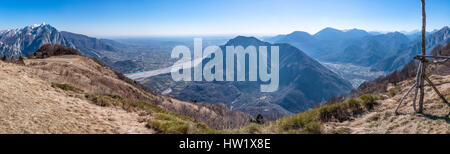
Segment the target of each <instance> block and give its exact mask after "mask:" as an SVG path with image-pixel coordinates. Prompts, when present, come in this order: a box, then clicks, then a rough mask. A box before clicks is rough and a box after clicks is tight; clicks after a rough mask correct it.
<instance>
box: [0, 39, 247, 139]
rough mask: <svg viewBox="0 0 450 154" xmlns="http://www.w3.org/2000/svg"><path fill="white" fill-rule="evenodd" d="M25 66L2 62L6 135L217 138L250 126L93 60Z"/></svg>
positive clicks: (1, 122) (56, 59)
mask: <svg viewBox="0 0 450 154" xmlns="http://www.w3.org/2000/svg"><path fill="white" fill-rule="evenodd" d="M52 46H56V47H55V48H56V49H59V48H63V47H58V46H57V45H52ZM43 47H46V45H44V46H43ZM55 48H53V49H55ZM48 49H49V50H51V49H52V48H48ZM39 51H40V50H39ZM56 51H59V50H56ZM24 63H25V64H24V65H21V64H15V63H12V62H0V68H1V70H0V85H1V86H0V102H1V103H0V110H1V112H0V117H1V118H0V133H211V131H214V129H226V128H236V127H239V126H242V125H246V124H247V123H249V121H250V118H249V117H248V116H247V115H245V114H243V113H240V112H234V111H231V110H228V109H227V108H225V107H224V106H220V105H212V104H202V103H196V104H194V103H187V102H183V101H179V100H176V99H173V98H170V97H166V96H160V95H157V94H154V93H152V92H150V91H148V90H145V89H144V88H143V87H142V86H140V85H139V84H137V83H135V82H134V81H132V80H130V79H128V78H126V77H124V76H123V75H121V74H120V73H117V72H115V71H113V70H112V69H110V68H108V67H106V66H104V65H102V64H101V63H98V61H96V60H95V59H92V58H87V57H84V56H80V55H59V56H51V57H49V58H45V59H25V61H24ZM206 124H207V125H206ZM213 128H214V129H213Z"/></svg>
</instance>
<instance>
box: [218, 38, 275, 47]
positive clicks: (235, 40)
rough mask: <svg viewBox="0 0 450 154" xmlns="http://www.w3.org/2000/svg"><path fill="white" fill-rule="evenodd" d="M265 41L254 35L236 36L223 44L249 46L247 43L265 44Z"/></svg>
mask: <svg viewBox="0 0 450 154" xmlns="http://www.w3.org/2000/svg"><path fill="white" fill-rule="evenodd" d="M265 44H266V42H263V41H261V40H259V39H257V38H255V37H248V36H241V35H240V36H237V37H235V38H233V39H231V40H229V41H228V42H227V43H226V44H225V45H226V46H237V45H242V46H244V47H246V46H249V45H257V46H260V45H265Z"/></svg>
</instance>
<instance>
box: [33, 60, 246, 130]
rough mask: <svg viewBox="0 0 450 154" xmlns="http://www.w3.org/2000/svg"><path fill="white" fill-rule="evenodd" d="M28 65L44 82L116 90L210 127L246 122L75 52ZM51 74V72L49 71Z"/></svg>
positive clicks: (220, 108) (106, 91)
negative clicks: (135, 81) (126, 77)
mask: <svg viewBox="0 0 450 154" xmlns="http://www.w3.org/2000/svg"><path fill="white" fill-rule="evenodd" d="M27 65H28V66H30V67H32V68H34V69H32V70H31V71H32V75H34V76H36V77H38V78H41V79H42V80H45V81H47V82H57V83H69V84H71V85H74V86H75V87H79V88H81V89H82V90H84V91H85V92H88V93H96V94H116V95H120V96H122V97H125V98H129V99H135V100H140V101H143V102H146V103H149V104H152V105H156V106H159V107H161V108H163V109H167V110H169V111H172V112H175V113H178V114H181V115H185V116H190V117H193V118H195V119H198V120H200V121H203V122H205V123H206V124H208V125H209V126H210V127H212V128H216V129H223V128H230V127H231V128H235V127H238V126H242V125H245V124H247V123H248V121H249V117H248V116H247V115H245V114H243V113H240V112H235V111H231V110H228V109H227V108H225V107H223V106H217V105H216V106H208V105H202V104H201V103H198V104H193V103H188V102H184V101H179V100H176V99H173V98H170V97H166V96H161V95H156V94H153V93H149V92H147V91H144V90H143V89H141V88H139V87H137V86H135V85H132V84H130V83H129V82H124V81H123V80H122V79H121V78H120V75H121V74H118V73H116V72H114V71H113V70H112V69H110V68H109V67H105V66H103V65H101V64H99V63H98V62H96V61H95V60H93V59H90V58H86V57H83V56H76V55H64V56H54V57H50V58H46V59H30V60H27ZM49 74H51V75H49Z"/></svg>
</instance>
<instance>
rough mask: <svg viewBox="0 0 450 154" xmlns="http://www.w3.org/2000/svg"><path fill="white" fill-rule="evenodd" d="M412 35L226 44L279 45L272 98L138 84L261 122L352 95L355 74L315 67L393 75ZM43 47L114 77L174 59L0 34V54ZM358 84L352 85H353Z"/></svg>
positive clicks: (28, 31) (203, 87)
mask: <svg viewBox="0 0 450 154" xmlns="http://www.w3.org/2000/svg"><path fill="white" fill-rule="evenodd" d="M449 31H450V30H449V28H448V27H444V28H442V29H441V30H438V31H435V32H430V33H429V34H428V35H427V49H428V50H429V49H431V48H433V47H434V46H436V45H439V44H444V43H447V42H449ZM412 35H413V34H410V35H405V34H402V33H399V32H393V33H386V34H374V33H372V32H366V31H364V30H359V29H351V30H346V31H342V30H337V29H334V28H325V29H323V30H321V31H320V32H318V33H316V34H314V35H310V34H308V33H306V32H302V31H296V32H293V33H291V34H287V35H278V36H275V37H270V38H266V39H265V41H267V42H263V41H260V40H258V39H256V38H254V37H243V36H239V37H236V38H234V39H230V40H229V41H227V42H226V43H225V44H224V46H226V45H235V46H237V45H241V46H244V47H246V46H248V45H255V46H258V45H265V46H271V45H277V46H280V81H281V82H280V88H279V90H278V91H277V92H275V93H271V94H263V93H260V92H259V87H258V86H259V84H260V83H258V82H253V83H251V82H250V83H249V82H243V83H240V82H237V83H228V82H174V81H173V80H171V78H170V75H168V74H162V75H158V76H153V77H150V78H147V79H144V80H142V81H140V82H141V83H142V84H144V85H145V86H146V87H148V88H150V89H153V90H155V91H157V92H161V93H163V92H164V93H167V94H169V95H171V96H174V97H176V98H179V99H182V100H186V101H201V102H211V103H218V104H225V105H227V106H228V107H230V108H232V109H235V110H240V111H244V112H246V113H249V114H252V115H256V114H257V113H260V112H261V110H264V112H265V113H271V114H273V115H267V114H266V115H265V116H266V117H275V118H276V117H280V116H284V115H288V114H292V113H297V112H301V111H304V110H307V109H309V108H312V107H314V106H315V105H317V103H320V102H323V101H326V100H327V99H329V98H331V97H333V96H337V95H341V94H344V93H347V92H349V91H350V90H351V89H352V86H351V84H350V83H349V82H348V81H350V80H349V79H348V78H345V79H343V77H345V76H357V75H355V74H351V75H342V72H336V70H333V71H334V72H333V71H330V70H329V69H331V68H330V67H328V66H329V65H328V64H327V67H324V66H323V65H322V64H324V63H319V62H330V63H331V64H338V63H342V64H344V65H343V67H345V64H352V66H353V65H354V66H361V67H364V68H369V69H371V70H373V71H385V72H392V71H394V70H396V69H399V68H401V67H403V66H404V65H406V64H407V63H408V62H409V61H410V60H411V59H412V56H414V55H415V54H417V53H418V52H419V46H420V40H418V39H416V40H411V39H410V38H414V37H413V36H412ZM414 35H416V34H414ZM44 44H61V45H64V46H67V47H70V48H75V49H78V50H80V52H81V53H82V54H83V55H86V56H89V57H94V58H96V59H99V60H100V61H101V62H102V63H104V64H106V65H107V66H110V67H112V68H113V69H114V70H116V71H119V72H122V73H130V72H139V71H145V70H152V69H157V68H161V67H168V66H170V65H171V64H172V62H173V61H174V60H173V59H170V52H166V51H170V49H171V48H173V44H176V43H175V42H171V43H166V42H158V43H155V44H152V45H151V47H150V46H145V45H137V44H133V43H127V42H126V41H115V40H109V39H97V38H93V37H89V36H85V35H81V34H75V33H71V32H65V31H58V30H57V29H56V28H54V27H52V26H50V25H48V24H45V23H43V24H37V25H31V26H26V27H23V28H18V29H12V30H4V31H0V55H1V54H3V55H7V56H18V55H27V53H29V52H32V51H36V50H37V49H38V48H39V47H40V46H42V45H44ZM224 46H221V47H222V48H224ZM162 51H164V52H162ZM316 59H317V60H316ZM356 68H358V67H356ZM338 74H339V75H338ZM360 74H361V73H359V74H358V75H360ZM362 74H367V72H364V73H362ZM368 74H371V73H368ZM374 74H376V75H379V73H374ZM369 76H370V75H369ZM373 78H375V77H373ZM367 79H369V80H370V79H372V78H367ZM346 80H348V81H346ZM363 81H364V80H362V81H361V80H359V79H358V82H359V83H361V82H363ZM352 83H353V81H352ZM357 85H359V84H357ZM357 85H356V86H357ZM354 86H355V85H354ZM275 118H274V119H275Z"/></svg>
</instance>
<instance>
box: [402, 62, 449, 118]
mask: <svg viewBox="0 0 450 154" xmlns="http://www.w3.org/2000/svg"><path fill="white" fill-rule="evenodd" d="M414 59H415V60H419V61H420V63H419V67H418V68H417V74H416V82H415V83H414V84H413V85H412V86H411V88H409V90H408V91H407V92H406V93H405V95H403V97H402V98H401V99H400V102H399V103H398V105H397V107H396V108H395V114H398V109H399V108H400V105H401V104H402V102H403V100H404V99H405V98H406V96H408V94H409V93H411V91H412V90H413V89H414V88H415V93H414V98H413V108H414V111H415V112H418V113H422V111H423V99H424V96H425V93H424V92H423V90H421V89H423V88H424V86H425V84H424V81H426V82H427V83H428V85H429V86H431V87H432V88H433V90H434V92H436V94H437V95H439V97H440V98H441V99H442V101H443V102H444V103H446V104H447V105H448V104H449V103H448V101H447V100H446V99H445V97H444V95H442V94H441V93H440V92H439V90H438V89H437V88H436V86H435V85H434V83H433V82H432V81H431V80H430V78H428V76H427V74H426V72H425V71H426V69H425V68H426V65H427V64H440V63H444V62H446V61H448V60H449V59H450V57H444V56H423V55H417V56H415V57H414ZM419 90H420V91H419ZM418 93H419V94H420V95H419V99H420V100H419V109H418V110H417V109H416V99H417V95H418Z"/></svg>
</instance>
